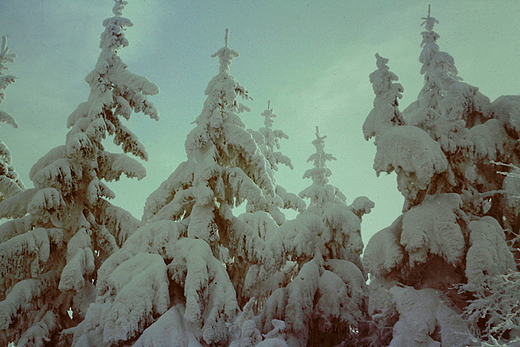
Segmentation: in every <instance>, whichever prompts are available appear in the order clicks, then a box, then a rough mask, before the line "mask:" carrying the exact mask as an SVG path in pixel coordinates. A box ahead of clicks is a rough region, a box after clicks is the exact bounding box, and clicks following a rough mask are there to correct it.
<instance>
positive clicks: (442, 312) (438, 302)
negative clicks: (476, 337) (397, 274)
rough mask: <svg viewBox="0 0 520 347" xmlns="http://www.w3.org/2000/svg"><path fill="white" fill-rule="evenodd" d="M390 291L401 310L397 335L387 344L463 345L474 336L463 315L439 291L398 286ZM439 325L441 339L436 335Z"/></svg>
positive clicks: (406, 346)
mask: <svg viewBox="0 0 520 347" xmlns="http://www.w3.org/2000/svg"><path fill="white" fill-rule="evenodd" d="M390 293H391V294H392V296H393V298H394V300H395V303H396V306H397V311H398V312H399V321H398V322H397V323H396V324H395V325H394V331H393V333H394V335H393V338H392V342H391V343H390V345H389V346H388V347H440V346H441V345H442V346H461V345H466V344H467V343H468V342H469V340H470V339H471V335H470V333H469V330H468V328H467V326H466V324H465V323H464V321H463V320H462V318H461V317H460V316H459V315H458V314H457V313H456V312H455V311H454V310H453V309H451V308H449V307H448V306H446V305H445V304H444V299H443V298H442V296H441V294H440V293H439V292H437V291H436V290H434V289H429V288H427V289H420V290H416V289H414V288H412V287H399V286H395V287H393V288H391V289H390ZM437 327H438V328H440V338H439V337H437V336H435V334H434V333H435V331H436V328H437ZM431 336H434V337H435V338H436V339H438V340H434V339H433V338H432V337H431ZM439 340H440V341H439Z"/></svg>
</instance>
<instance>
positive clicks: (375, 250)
mask: <svg viewBox="0 0 520 347" xmlns="http://www.w3.org/2000/svg"><path fill="white" fill-rule="evenodd" d="M402 219H403V217H402V216H401V217H399V218H397V219H396V220H395V221H394V223H392V225H391V226H389V227H387V228H385V229H383V230H381V231H379V232H377V233H376V234H375V235H374V236H372V237H371V238H370V240H369V241H368V244H367V246H366V248H365V252H364V255H363V264H364V266H365V268H366V269H367V271H368V272H369V273H370V274H372V276H383V275H384V274H386V273H388V272H390V271H391V270H392V269H393V268H394V267H395V266H396V265H397V264H399V263H401V262H402V261H403V259H404V255H405V251H404V249H403V247H402V246H401V244H400V243H399V238H400V231H401V228H402Z"/></svg>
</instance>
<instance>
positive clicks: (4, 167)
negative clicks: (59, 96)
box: [0, 36, 25, 202]
mask: <svg viewBox="0 0 520 347" xmlns="http://www.w3.org/2000/svg"><path fill="white" fill-rule="evenodd" d="M14 58H16V55H15V54H12V53H9V47H7V37H6V36H3V37H2V47H1V49H0V104H1V103H2V102H3V101H4V100H5V89H6V88H7V87H8V86H9V85H10V84H11V83H13V82H15V81H16V77H15V76H13V75H6V74H4V70H7V69H8V67H7V64H8V63H14ZM0 122H4V123H7V124H9V125H11V126H12V127H13V128H18V124H16V121H15V120H14V118H13V117H12V116H11V115H10V114H9V113H7V112H4V111H0ZM23 189H25V187H24V185H23V183H22V181H21V180H20V178H19V177H18V174H17V173H16V171H15V169H14V167H13V166H12V165H11V152H10V151H9V148H8V147H7V145H6V144H5V143H4V142H2V141H0V202H1V201H3V200H4V199H6V198H8V197H10V196H12V195H15V194H17V193H19V192H20V191H22V190H23Z"/></svg>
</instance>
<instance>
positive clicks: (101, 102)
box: [0, 0, 520, 347]
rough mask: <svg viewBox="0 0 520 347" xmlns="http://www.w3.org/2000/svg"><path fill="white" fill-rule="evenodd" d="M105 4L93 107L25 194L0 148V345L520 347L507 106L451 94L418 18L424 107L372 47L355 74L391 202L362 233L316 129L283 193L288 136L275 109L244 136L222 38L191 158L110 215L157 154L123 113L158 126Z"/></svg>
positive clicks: (92, 78) (452, 86)
mask: <svg viewBox="0 0 520 347" xmlns="http://www.w3.org/2000/svg"><path fill="white" fill-rule="evenodd" d="M114 3H115V4H114V7H113V9H112V15H111V16H110V17H108V18H107V19H105V20H104V21H103V23H102V25H103V28H104V29H101V30H102V34H101V38H100V44H99V48H100V52H98V53H99V57H98V60H97V62H92V63H93V64H95V67H94V69H93V70H92V71H91V72H89V73H88V74H87V75H86V77H85V81H86V82H87V84H88V87H89V93H88V96H85V101H84V102H82V103H80V104H79V105H77V108H76V109H75V110H73V111H72V112H71V113H70V115H69V116H68V118H67V120H66V125H67V128H68V130H67V133H66V134H64V135H65V141H64V143H62V144H61V145H59V146H57V147H54V148H49V149H47V150H46V151H47V153H46V154H45V155H43V156H42V157H41V158H40V159H39V160H37V161H36V163H33V165H32V168H31V169H30V173H29V179H30V181H31V182H30V183H29V182H22V179H21V177H20V175H19V174H18V172H17V170H16V167H15V166H14V165H13V158H12V155H11V152H10V150H9V148H8V146H15V145H16V144H14V143H13V144H11V143H7V144H6V143H4V142H1V141H0V164H1V165H0V218H1V221H0V222H1V224H0V344H1V345H5V346H18V347H21V346H27V347H29V346H58V347H64V346H76V347H87V346H92V347H94V346H96V347H99V346H107V347H109V346H134V347H162V346H179V347H180V346H186V347H188V346H190V347H193V346H195V347H196V346H230V347H249V346H259V347H277V346H278V347H284V346H288V347H303V346H343V347H345V346H360V347H369V346H370V347H380V346H389V347H417V346H419V347H421V346H424V347H437V346H450V347H451V346H482V347H488V346H520V291H519V290H518V288H520V236H519V235H520V168H519V166H520V144H519V142H518V140H519V138H520V95H503V96H500V97H498V98H496V99H495V100H493V101H491V100H490V99H489V97H487V96H485V95H484V94H482V93H481V92H480V91H479V88H478V87H476V86H473V85H470V84H468V83H465V82H463V80H462V78H461V77H459V76H458V74H459V73H458V70H457V68H456V66H455V61H454V58H453V57H452V56H451V55H450V54H449V53H447V52H444V51H442V50H441V48H440V46H439V43H440V42H441V41H440V35H439V34H438V33H437V32H436V31H435V30H434V29H436V27H435V26H436V25H437V24H439V21H438V20H437V19H436V18H434V17H433V16H432V13H431V9H430V8H428V10H427V12H426V11H425V14H426V16H425V17H423V18H422V19H421V23H422V24H421V25H422V29H421V30H422V32H420V35H421V38H422V41H421V42H419V43H420V51H418V59H419V62H420V63H421V70H420V71H417V72H418V73H419V74H420V75H422V78H423V81H424V82H423V85H422V88H421V89H420V91H419V93H418V96H417V98H416V99H415V100H414V101H412V102H411V103H410V104H409V105H407V106H406V107H402V106H401V105H400V100H401V99H402V97H403V91H404V88H403V86H402V85H401V84H400V83H399V82H398V80H399V78H398V76H397V75H396V74H395V73H394V72H392V71H391V70H390V65H391V64H390V59H389V58H387V57H383V56H381V55H380V54H378V53H376V52H374V54H375V55H374V61H373V62H374V69H373V72H371V73H370V75H369V76H367V78H368V79H369V81H370V83H371V86H372V89H373V105H372V109H371V111H370V112H369V113H368V114H366V115H364V116H363V118H364V123H363V126H362V128H360V129H358V131H359V132H360V133H362V134H363V136H364V138H365V140H366V141H367V142H366V145H367V146H375V148H376V152H375V157H374V158H373V169H374V171H375V173H376V174H377V175H378V176H379V175H380V174H391V175H392V176H393V177H394V178H395V179H396V180H397V190H398V192H399V194H401V196H402V197H403V199H404V204H403V206H402V212H401V213H400V214H397V215H395V216H394V219H393V222H392V223H391V224H389V225H387V226H386V227H385V228H383V229H382V230H379V231H378V232H377V233H375V234H374V235H373V236H372V237H371V238H370V239H368V240H363V238H362V234H361V230H362V227H363V220H364V218H365V219H366V218H368V215H369V214H370V213H371V212H372V210H373V209H377V206H376V205H375V204H374V202H373V201H372V200H371V199H370V198H369V197H366V196H359V197H356V198H348V199H347V197H346V195H345V194H344V193H343V192H342V190H341V189H340V188H338V187H337V186H336V185H335V181H337V180H341V179H342V178H341V173H338V172H335V173H334V174H333V172H332V170H331V169H330V165H331V163H332V162H334V161H335V160H336V157H335V156H334V155H335V154H334V153H329V152H328V150H327V143H328V141H333V139H331V138H328V137H327V134H326V133H324V132H323V129H322V128H320V127H319V126H318V124H316V126H315V128H314V129H313V130H314V131H313V132H314V136H313V138H310V139H309V141H308V142H309V144H310V148H312V151H309V153H308V159H307V164H306V165H307V169H306V171H305V172H304V173H303V179H304V181H305V182H306V184H307V187H306V188H304V189H303V190H301V191H299V192H292V191H290V190H289V189H287V188H286V187H283V186H282V184H280V180H279V179H278V177H279V175H280V172H282V168H293V167H294V165H293V162H292V160H291V158H290V157H289V156H288V155H286V154H285V152H284V151H283V150H282V148H285V147H284V146H289V140H288V138H289V136H288V135H287V133H286V131H285V130H280V129H278V127H277V125H276V119H277V115H276V113H275V111H274V108H273V107H271V104H270V103H267V107H266V109H265V110H264V111H263V112H262V113H261V115H260V116H261V117H262V126H261V127H259V128H258V129H251V128H249V127H248V126H247V125H246V122H245V119H244V118H243V116H244V115H245V114H247V113H248V112H249V111H251V110H250V108H249V107H248V103H249V102H251V100H252V97H251V94H250V92H249V90H248V89H247V88H246V87H245V86H244V85H242V84H241V83H240V82H239V81H238V79H237V78H235V77H234V76H233V75H232V74H231V70H232V63H233V61H234V59H236V58H238V57H239V54H238V52H237V51H235V50H234V49H233V48H232V40H230V31H229V30H227V29H226V30H225V31H223V32H222V37H223V40H222V46H221V48H220V49H219V50H218V51H216V52H215V53H214V54H212V55H211V57H212V58H213V59H212V61H211V63H212V64H213V65H212V66H213V68H214V72H213V73H214V77H212V78H211V79H210V80H209V82H208V84H207V87H206V89H205V90H201V91H200V93H201V94H202V93H203V94H204V97H205V100H204V102H203V104H202V105H201V109H202V111H200V113H199V114H198V116H196V117H194V120H193V123H192V128H191V130H190V131H189V133H188V135H187V136H186V138H185V141H184V149H182V148H180V149H177V150H178V151H182V150H184V152H185V159H184V161H182V162H181V163H180V164H179V165H177V166H176V167H175V168H174V169H173V170H172V172H171V173H170V175H169V177H164V178H163V182H162V183H161V184H160V186H158V187H156V188H155V190H153V191H152V192H151V193H150V194H149V196H148V198H147V199H146V202H145V203H144V207H143V214H142V216H135V215H134V214H132V213H131V212H129V211H127V210H125V209H124V208H123V207H120V206H118V205H117V204H116V203H115V200H114V199H115V197H116V193H115V192H114V190H112V189H111V185H113V184H114V183H115V182H117V181H119V180H120V179H121V178H123V177H126V178H129V179H132V182H133V183H132V184H135V185H139V184H140V183H139V180H141V179H143V178H144V177H145V176H146V175H147V171H146V169H145V167H144V166H143V164H142V163H143V162H145V161H146V160H148V158H149V156H152V155H153V153H150V154H149V153H148V152H147V151H146V149H145V146H146V143H141V142H140V140H139V138H138V136H137V135H136V133H134V132H133V131H132V129H130V128H129V127H130V125H131V124H132V123H130V122H129V120H130V119H131V118H132V117H135V115H136V114H141V115H144V116H146V117H147V118H149V119H150V120H154V121H159V122H160V121H161V120H160V119H159V111H161V112H163V110H158V109H157V108H156V107H155V105H154V103H153V97H154V96H155V95H157V94H158V93H159V86H157V85H156V84H155V83H153V82H152V81H150V80H148V79H147V78H146V77H143V76H140V75H138V74H134V73H132V72H130V70H131V69H132V67H131V66H128V65H127V64H126V63H125V62H124V61H123V59H122V58H121V56H120V54H119V53H120V50H123V49H124V48H126V47H127V46H129V45H130V42H129V40H128V39H127V36H126V35H125V34H126V30H127V29H128V28H130V27H132V26H133V23H132V21H131V20H130V19H128V18H126V17H124V11H125V6H126V5H128V4H127V2H126V1H123V0H114ZM128 6H129V7H130V6H131V4H130V5H128ZM101 30H100V31H101ZM132 30H138V29H137V28H135V29H134V28H132ZM0 34H1V33H0ZM16 59H18V57H17V56H16V55H15V54H13V53H11V51H10V49H9V42H8V41H7V38H6V37H5V36H4V37H3V39H2V46H1V49H0V121H2V122H3V123H4V124H3V125H7V126H9V127H14V128H17V127H18V123H17V121H16V118H17V115H11V114H10V113H8V112H5V111H2V105H1V104H2V102H3V101H4V100H5V99H7V98H8V97H9V89H8V88H9V87H10V85H11V84H13V83H15V82H17V81H18V78H20V79H23V76H13V75H10V74H8V73H7V70H9V69H10V68H11V67H13V66H15V65H16V61H15V60H16ZM173 63H174V62H173ZM217 66H218V70H217ZM372 173H373V172H370V174H372ZM367 174H369V173H367ZM138 218H140V219H138Z"/></svg>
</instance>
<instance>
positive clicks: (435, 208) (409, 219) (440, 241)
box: [400, 193, 465, 266]
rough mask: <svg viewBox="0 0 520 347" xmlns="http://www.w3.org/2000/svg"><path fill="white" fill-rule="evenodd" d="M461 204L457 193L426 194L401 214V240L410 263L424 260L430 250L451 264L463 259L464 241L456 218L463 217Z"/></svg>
mask: <svg viewBox="0 0 520 347" xmlns="http://www.w3.org/2000/svg"><path fill="white" fill-rule="evenodd" d="M461 206H462V201H461V199H460V196H459V195H458V194H454V193H453V194H440V195H434V196H429V197H427V200H425V201H424V202H423V203H422V204H421V205H419V206H416V207H413V208H411V209H410V210H409V211H408V212H407V213H405V214H404V217H403V220H402V234H401V238H400V243H401V244H402V245H403V246H404V247H405V250H406V252H407V253H408V257H409V263H410V266H414V265H415V264H417V263H424V262H425V261H426V260H427V258H428V254H430V253H431V254H437V255H439V256H441V257H443V258H444V259H446V261H448V262H449V263H452V264H455V263H457V262H458V261H460V260H461V259H462V257H463V256H464V250H465V241H464V235H463V233H462V230H461V227H460V225H459V222H458V220H459V219H461V218H462V217H463V212H462V211H461V210H460V207H461Z"/></svg>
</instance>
